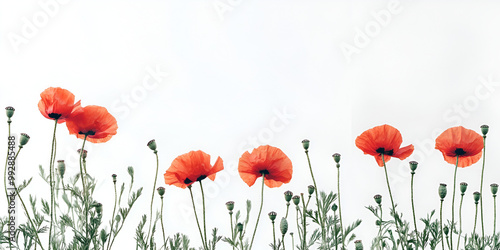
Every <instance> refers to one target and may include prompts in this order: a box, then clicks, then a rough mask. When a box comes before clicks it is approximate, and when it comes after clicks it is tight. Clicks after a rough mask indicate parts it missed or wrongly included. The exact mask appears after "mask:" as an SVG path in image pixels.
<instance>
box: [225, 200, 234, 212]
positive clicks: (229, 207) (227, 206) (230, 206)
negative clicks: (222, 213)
mask: <svg viewBox="0 0 500 250" xmlns="http://www.w3.org/2000/svg"><path fill="white" fill-rule="evenodd" d="M226 208H227V210H229V211H230V212H232V211H233V209H234V201H228V202H226Z"/></svg>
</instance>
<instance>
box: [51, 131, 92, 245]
mask: <svg viewBox="0 0 500 250" xmlns="http://www.w3.org/2000/svg"><path fill="white" fill-rule="evenodd" d="M86 141H87V135H85V137H84V138H83V144H82V150H80V160H79V162H80V177H81V179H82V188H83V191H82V192H83V203H84V204H85V237H86V238H87V237H89V225H88V213H89V207H88V201H87V195H86V193H87V190H86V188H85V177H86V176H84V175H83V165H82V164H83V163H82V158H83V149H84V148H85V142H86ZM49 244H50V243H49Z"/></svg>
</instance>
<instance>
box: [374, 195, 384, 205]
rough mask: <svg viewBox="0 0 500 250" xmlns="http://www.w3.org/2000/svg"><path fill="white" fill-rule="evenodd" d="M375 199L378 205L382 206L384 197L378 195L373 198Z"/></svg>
mask: <svg viewBox="0 0 500 250" xmlns="http://www.w3.org/2000/svg"><path fill="white" fill-rule="evenodd" d="M373 199H374V200H375V202H376V203H377V204H378V205H380V204H382V195H380V194H376V195H375V196H373Z"/></svg>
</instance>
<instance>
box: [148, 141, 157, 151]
mask: <svg viewBox="0 0 500 250" xmlns="http://www.w3.org/2000/svg"><path fill="white" fill-rule="evenodd" d="M148 147H149V148H150V149H151V150H153V151H155V152H156V141H155V140H154V139H153V140H151V141H149V142H148Z"/></svg>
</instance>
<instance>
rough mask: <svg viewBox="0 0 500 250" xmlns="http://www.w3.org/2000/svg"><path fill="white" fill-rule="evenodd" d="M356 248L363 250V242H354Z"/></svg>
mask: <svg viewBox="0 0 500 250" xmlns="http://www.w3.org/2000/svg"><path fill="white" fill-rule="evenodd" d="M354 247H355V249H356V250H363V243H362V242H361V240H356V241H354Z"/></svg>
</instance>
